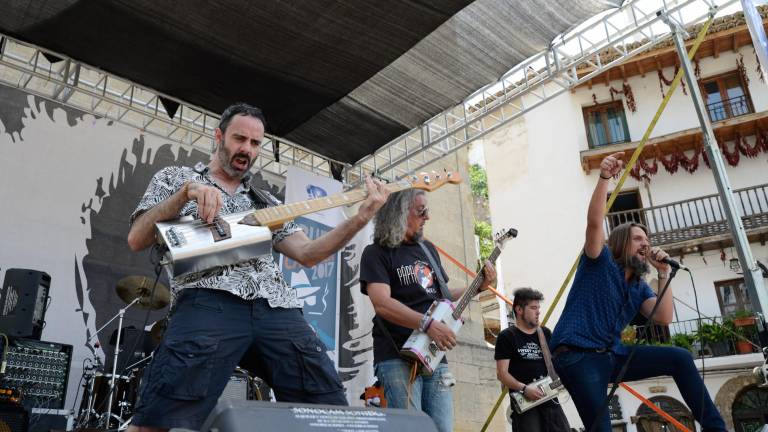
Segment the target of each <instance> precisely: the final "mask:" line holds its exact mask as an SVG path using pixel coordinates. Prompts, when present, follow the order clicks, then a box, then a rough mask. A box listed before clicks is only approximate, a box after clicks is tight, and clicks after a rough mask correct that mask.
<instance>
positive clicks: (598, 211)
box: [584, 152, 624, 258]
mask: <svg viewBox="0 0 768 432" xmlns="http://www.w3.org/2000/svg"><path fill="white" fill-rule="evenodd" d="M623 155H624V153H621V152H619V153H614V154H612V155H610V156H606V157H605V159H603V160H602V162H600V178H599V179H598V180H597V186H595V191H594V192H592V198H591V199H590V200H589V208H588V209H587V234H586V240H585V241H584V253H585V254H586V255H587V256H588V257H590V258H597V257H598V256H599V255H600V252H601V251H602V250H603V245H604V244H605V232H604V231H603V218H605V199H606V197H607V196H608V187H609V186H610V184H609V180H610V179H611V177H613V176H615V175H616V174H618V173H619V172H621V169H622V168H623V167H624V161H623V160H621V157H622V156H623Z"/></svg>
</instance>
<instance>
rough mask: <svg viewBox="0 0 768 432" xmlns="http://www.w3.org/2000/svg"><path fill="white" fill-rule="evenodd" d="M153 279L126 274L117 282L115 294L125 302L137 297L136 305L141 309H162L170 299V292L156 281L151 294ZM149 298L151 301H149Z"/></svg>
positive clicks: (130, 301)
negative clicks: (153, 291)
mask: <svg viewBox="0 0 768 432" xmlns="http://www.w3.org/2000/svg"><path fill="white" fill-rule="evenodd" d="M154 283H155V281H154V280H152V279H150V278H148V277H146V276H126V277H124V278H122V279H120V280H119V281H118V282H117V287H115V290H116V291H117V295H118V296H119V297H120V298H121V299H122V300H123V301H124V302H126V303H129V304H130V303H132V302H133V301H134V300H136V299H137V298H138V299H139V301H138V302H137V305H138V306H139V307H141V308H143V309H152V310H157V309H162V308H164V307H166V306H168V303H170V301H171V292H170V291H168V287H166V286H165V285H163V284H161V283H160V282H158V283H157V287H156V288H155V293H154V295H152V286H153V284H154ZM150 300H151V301H150Z"/></svg>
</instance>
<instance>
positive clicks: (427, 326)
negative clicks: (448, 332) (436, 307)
mask: <svg viewBox="0 0 768 432" xmlns="http://www.w3.org/2000/svg"><path fill="white" fill-rule="evenodd" d="M433 321H434V320H433V319H432V318H430V319H429V321H427V325H426V326H425V327H424V333H426V332H427V331H428V330H429V326H431V325H432V322H433Z"/></svg>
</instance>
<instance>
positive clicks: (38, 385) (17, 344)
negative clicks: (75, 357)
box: [0, 338, 72, 409]
mask: <svg viewBox="0 0 768 432" xmlns="http://www.w3.org/2000/svg"><path fill="white" fill-rule="evenodd" d="M8 342H9V344H8V352H7V353H6V355H5V360H6V362H7V366H6V369H5V375H3V377H2V378H0V388H10V389H12V390H16V391H18V392H19V393H21V398H22V400H21V403H22V404H23V405H24V406H25V407H27V408H30V409H31V408H47V409H62V408H64V398H65V397H66V394H67V383H68V382H69V367H70V364H71V363H72V345H63V344H60V343H54V342H43V341H38V340H33V339H22V338H9V341H8ZM0 346H1V345H0Z"/></svg>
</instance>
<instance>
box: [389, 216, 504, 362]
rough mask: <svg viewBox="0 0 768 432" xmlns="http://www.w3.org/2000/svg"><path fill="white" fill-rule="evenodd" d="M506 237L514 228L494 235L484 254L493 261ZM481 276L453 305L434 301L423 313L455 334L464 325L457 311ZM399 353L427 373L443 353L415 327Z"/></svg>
mask: <svg viewBox="0 0 768 432" xmlns="http://www.w3.org/2000/svg"><path fill="white" fill-rule="evenodd" d="M510 237H517V230H516V229H514V228H510V229H507V230H504V231H502V232H501V233H499V234H497V235H496V247H495V248H494V249H493V252H491V255H490V256H489V257H488V260H489V261H490V262H492V263H493V262H495V261H496V258H498V257H499V255H500V254H501V247H502V246H503V245H504V242H505V241H507V239H509V238H510ZM483 279H484V277H483V272H482V271H480V272H479V273H478V274H477V276H476V277H475V280H474V281H472V284H471V285H470V286H469V287H468V288H467V290H466V291H464V294H462V296H461V298H460V299H459V300H458V301H457V302H456V304H453V302H451V300H450V299H440V300H435V301H434V302H433V303H432V306H430V307H429V310H428V311H427V315H429V317H430V318H431V319H432V320H434V321H440V322H442V323H443V324H445V325H447V326H448V327H449V328H450V329H451V330H453V332H454V333H458V332H459V330H460V329H461V326H462V325H464V320H463V319H462V318H461V313H462V312H464V309H466V308H467V306H468V305H469V301H470V300H472V297H474V296H475V294H477V290H479V289H480V285H482V284H483ZM400 355H401V356H403V357H405V358H408V359H413V360H416V361H418V362H419V363H420V364H421V368H422V369H423V370H424V371H426V373H428V374H430V375H431V374H432V373H434V372H435V368H436V367H437V366H438V365H439V364H440V361H441V360H442V359H443V357H444V356H445V351H442V350H441V349H439V348H438V347H437V344H435V342H434V341H433V340H432V338H431V337H429V335H428V334H427V333H425V332H423V331H421V330H419V329H416V330H414V331H413V333H411V336H410V337H409V338H408V340H406V341H405V344H404V345H403V348H402V349H401V350H400Z"/></svg>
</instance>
